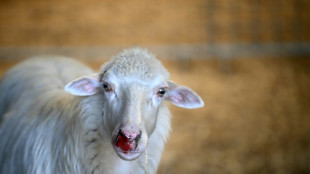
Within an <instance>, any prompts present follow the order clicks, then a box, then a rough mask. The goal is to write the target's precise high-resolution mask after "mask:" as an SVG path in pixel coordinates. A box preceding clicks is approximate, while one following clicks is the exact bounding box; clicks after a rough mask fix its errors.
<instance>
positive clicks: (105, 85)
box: [102, 82, 112, 92]
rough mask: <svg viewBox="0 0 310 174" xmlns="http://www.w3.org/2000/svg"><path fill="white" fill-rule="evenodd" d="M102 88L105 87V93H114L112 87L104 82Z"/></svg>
mask: <svg viewBox="0 0 310 174" xmlns="http://www.w3.org/2000/svg"><path fill="white" fill-rule="evenodd" d="M102 87H103V89H104V91H105V92H110V91H112V88H111V86H110V85H109V84H108V83H107V82H103V85H102Z"/></svg>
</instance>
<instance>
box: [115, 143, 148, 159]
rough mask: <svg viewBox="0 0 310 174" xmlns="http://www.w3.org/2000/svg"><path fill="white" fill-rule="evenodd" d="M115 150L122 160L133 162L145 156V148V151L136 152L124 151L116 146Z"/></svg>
mask: <svg viewBox="0 0 310 174" xmlns="http://www.w3.org/2000/svg"><path fill="white" fill-rule="evenodd" d="M114 150H115V152H116V154H117V155H118V156H119V157H120V158H122V159H123V160H126V161H133V160H135V159H137V158H139V157H140V156H141V155H142V154H143V152H144V150H145V148H144V149H143V150H139V151H136V150H134V151H122V150H120V149H119V148H118V147H116V146H114Z"/></svg>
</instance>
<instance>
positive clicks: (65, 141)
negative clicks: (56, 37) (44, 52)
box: [0, 57, 170, 174]
mask: <svg viewBox="0 0 310 174" xmlns="http://www.w3.org/2000/svg"><path fill="white" fill-rule="evenodd" d="M90 73H93V71H92V70H91V69H89V68H88V67H86V66H84V65H82V64H80V63H78V62H75V61H73V60H70V59H66V58H56V57H50V58H46V57H45V58H44V59H32V60H29V61H26V62H24V63H22V64H20V65H18V66H16V67H15V68H13V69H12V70H11V71H9V72H8V73H7V74H6V75H5V76H4V77H3V79H2V82H1V87H0V91H1V94H0V95H1V96H0V99H1V100H0V102H1V103H0V105H1V106H2V108H1V116H2V117H4V118H2V119H3V120H2V123H1V127H0V137H1V142H2V143H0V173H7V174H10V173H33V174H42V173H45V174H55V173H75V174H78V173H83V174H84V173H91V172H95V173H144V167H145V166H144V165H145V159H144V158H145V156H144V155H142V156H141V157H140V158H139V159H138V160H136V161H124V160H122V159H120V158H119V157H118V156H117V155H116V154H115V152H114V150H113V149H112V147H111V145H110V144H111V143H110V140H105V141H101V144H91V146H92V148H88V147H87V145H88V144H89V143H90V142H91V141H93V139H95V138H98V134H97V132H96V131H94V129H96V126H97V125H94V124H95V123H96V122H97V121H98V120H97V119H98V118H96V117H95V116H94V117H92V118H91V117H90V116H91V115H92V113H93V112H94V113H96V112H99V111H98V110H99V108H98V106H97V104H96V103H95V102H93V101H96V102H98V101H101V100H102V99H101V98H100V97H98V96H92V97H90V98H86V99H79V98H77V97H73V96H70V95H68V94H67V93H65V92H64V91H63V87H64V86H65V85H66V84H67V83H68V82H69V81H70V80H72V79H75V78H77V77H80V76H82V75H85V74H90ZM2 91H5V92H2ZM93 98H97V99H95V100H94V99H93ZM96 106H97V108H96ZM82 110H84V112H82ZM87 111H88V112H87ZM27 112H28V113H27ZM85 112H86V113H87V114H85V115H84V116H83V113H85ZM100 112H101V111H100ZM81 113H82V114H81ZM161 113H162V117H159V118H158V119H159V121H158V123H161V124H158V125H157V128H158V129H157V131H155V132H154V133H153V134H152V137H151V138H150V140H149V144H150V146H149V148H148V156H149V158H150V159H151V160H150V161H149V162H148V171H149V172H150V173H155V172H156V170H157V167H158V164H159V161H160V156H161V155H160V154H161V152H162V150H163V147H164V142H165V140H166V138H167V136H168V132H169V130H170V113H169V111H168V110H167V109H165V108H163V109H162V111H161ZM79 114H81V115H79ZM93 115H96V114H93ZM83 119H85V120H83ZM85 134H87V136H83V135H85ZM100 138H103V139H104V137H100ZM85 146H86V147H85ZM89 146H90V145H89ZM94 157H96V159H99V160H98V161H91V160H90V159H92V158H94Z"/></svg>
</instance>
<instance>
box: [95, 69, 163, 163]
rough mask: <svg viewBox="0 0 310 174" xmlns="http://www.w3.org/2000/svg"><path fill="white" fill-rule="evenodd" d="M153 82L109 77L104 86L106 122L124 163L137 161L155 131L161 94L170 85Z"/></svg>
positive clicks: (161, 98)
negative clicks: (160, 91)
mask: <svg viewBox="0 0 310 174" xmlns="http://www.w3.org/2000/svg"><path fill="white" fill-rule="evenodd" d="M151 83H154V82H146V81H141V80H140V79H136V78H132V77H127V78H126V77H123V78H119V77H117V78H115V77H113V76H112V77H111V76H109V74H108V75H105V76H104V78H103V81H102V83H101V84H102V85H101V86H102V91H103V95H104V98H105V101H106V102H105V109H106V115H105V120H106V121H105V123H106V124H107V126H108V127H109V129H110V130H109V131H111V132H112V135H111V142H112V145H113V147H114V149H115V151H116V153H117V154H118V155H119V156H120V157H121V158H123V159H125V160H132V159H136V158H137V157H139V156H140V155H141V154H142V153H143V151H144V150H145V148H146V146H147V142H148V137H149V136H150V135H151V134H152V132H153V130H154V129H155V125H156V120H157V114H158V110H159V108H160V105H161V103H162V100H163V97H164V95H160V94H159V93H158V92H159V90H162V89H166V88H167V86H166V85H164V84H163V83H157V84H156V83H154V85H150V84H151ZM162 93H163V92H162Z"/></svg>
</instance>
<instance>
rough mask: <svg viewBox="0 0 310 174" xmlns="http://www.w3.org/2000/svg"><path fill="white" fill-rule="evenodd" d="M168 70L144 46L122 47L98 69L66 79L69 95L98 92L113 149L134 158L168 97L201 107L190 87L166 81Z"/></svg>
mask: <svg viewBox="0 0 310 174" xmlns="http://www.w3.org/2000/svg"><path fill="white" fill-rule="evenodd" d="M168 79H169V73H168V72H167V71H166V70H165V68H164V67H163V66H162V65H161V63H160V62H159V61H158V60H157V59H155V58H154V56H152V55H150V54H149V53H147V52H146V51H145V50H141V49H133V50H129V51H124V52H123V53H121V54H120V55H119V56H117V57H116V58H115V59H113V60H112V61H110V62H108V63H107V64H105V65H104V66H103V67H102V72H101V73H98V74H92V75H89V76H85V77H81V78H79V79H77V80H74V81H72V82H70V83H69V84H68V85H67V86H66V87H65V90H66V91H67V92H69V93H71V94H73V95H78V96H90V95H94V94H96V95H102V96H103V98H104V103H103V106H102V107H103V110H104V113H105V115H104V117H103V118H104V127H105V128H106V129H108V130H107V132H109V133H110V135H111V142H112V146H113V148H114V150H115V152H116V153H117V154H118V156H119V157H121V158H122V159H124V160H134V159H136V158H138V157H139V156H140V155H141V154H142V153H143V152H144V150H145V149H146V147H147V144H148V138H149V137H150V136H151V134H152V133H153V131H154V129H156V121H157V116H158V113H159V110H160V108H161V106H162V105H163V104H164V103H163V100H168V101H170V102H171V103H173V104H174V105H176V106H179V107H184V108H198V107H202V106H203V105H204V104H203V101H202V100H201V98H200V97H199V96H198V95H197V94H196V93H195V92H194V91H192V90H191V89H189V88H187V87H184V86H179V85H177V84H176V83H174V82H172V81H169V80H168Z"/></svg>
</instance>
